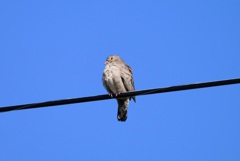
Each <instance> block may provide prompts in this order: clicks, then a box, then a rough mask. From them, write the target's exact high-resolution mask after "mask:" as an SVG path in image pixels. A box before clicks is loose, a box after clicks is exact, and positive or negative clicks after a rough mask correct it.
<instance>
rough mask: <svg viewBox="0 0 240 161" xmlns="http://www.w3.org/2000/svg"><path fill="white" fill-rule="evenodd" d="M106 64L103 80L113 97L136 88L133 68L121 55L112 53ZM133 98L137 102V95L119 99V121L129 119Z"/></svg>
mask: <svg viewBox="0 0 240 161" xmlns="http://www.w3.org/2000/svg"><path fill="white" fill-rule="evenodd" d="M105 64H106V66H105V68H104V71H103V76H102V81H103V85H104V87H105V88H106V90H107V91H108V93H109V95H110V96H111V97H113V96H117V95H119V94H120V93H124V92H130V91H134V90H135V89H134V81H133V74H132V69H131V67H130V66H128V65H127V64H126V63H125V62H124V61H123V60H122V59H121V58H120V57H119V56H117V55H111V56H109V57H107V60H106V62H105ZM131 98H132V99H133V100H134V102H136V99H135V96H134V97H125V98H118V99H117V102H118V113H117V119H118V121H126V120H127V110H128V104H129V101H130V100H131Z"/></svg>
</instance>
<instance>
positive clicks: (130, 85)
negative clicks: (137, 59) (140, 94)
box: [121, 64, 136, 102]
mask: <svg viewBox="0 0 240 161" xmlns="http://www.w3.org/2000/svg"><path fill="white" fill-rule="evenodd" d="M121 78H122V81H123V84H124V87H125V89H126V91H129V92H132V91H134V90H135V87H134V81H133V74H132V69H131V67H130V66H128V65H127V64H124V66H122V70H121ZM132 98H133V100H134V102H136V98H135V96H134V97H132Z"/></svg>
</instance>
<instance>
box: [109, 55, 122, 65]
mask: <svg viewBox="0 0 240 161" xmlns="http://www.w3.org/2000/svg"><path fill="white" fill-rule="evenodd" d="M122 62H124V61H123V60H122V59H121V58H120V56H117V55H111V56H109V57H107V59H106V61H105V64H109V63H122Z"/></svg>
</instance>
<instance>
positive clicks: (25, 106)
mask: <svg viewBox="0 0 240 161" xmlns="http://www.w3.org/2000/svg"><path fill="white" fill-rule="evenodd" d="M237 83H240V78H236V79H228V80H220V81H213V82H204V83H194V84H186V85H178V86H171V87H165V88H155V89H147V90H140V91H134V92H127V93H122V94H119V95H118V96H117V97H115V98H122V97H131V96H139V95H148V94H156V93H165V92H175V91H182V90H190V89H197V88H206V87H214V86H223V85H230V84H237ZM106 99H112V97H110V96H109V95H106V94H105V95H98V96H90V97H82V98H71V99H62V100H54V101H47V102H40V103H31V104H23V105H15V106H6V107H0V112H8V111H13V110H24V109H30V108H40V107H47V106H57V105H66V104H73V103H83V102H91V101H100V100H106Z"/></svg>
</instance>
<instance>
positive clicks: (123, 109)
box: [117, 99, 129, 122]
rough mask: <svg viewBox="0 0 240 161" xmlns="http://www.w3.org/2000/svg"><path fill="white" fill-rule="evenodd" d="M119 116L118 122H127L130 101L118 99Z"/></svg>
mask: <svg viewBox="0 0 240 161" xmlns="http://www.w3.org/2000/svg"><path fill="white" fill-rule="evenodd" d="M117 102H118V114H117V119H118V121H123V122H124V121H126V120H127V110H128V104H129V99H118V100H117Z"/></svg>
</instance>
